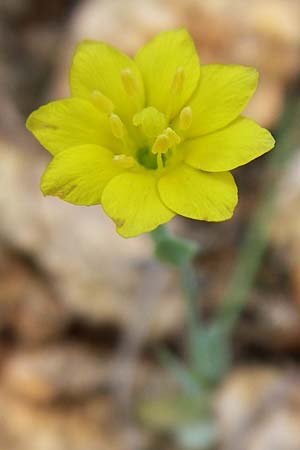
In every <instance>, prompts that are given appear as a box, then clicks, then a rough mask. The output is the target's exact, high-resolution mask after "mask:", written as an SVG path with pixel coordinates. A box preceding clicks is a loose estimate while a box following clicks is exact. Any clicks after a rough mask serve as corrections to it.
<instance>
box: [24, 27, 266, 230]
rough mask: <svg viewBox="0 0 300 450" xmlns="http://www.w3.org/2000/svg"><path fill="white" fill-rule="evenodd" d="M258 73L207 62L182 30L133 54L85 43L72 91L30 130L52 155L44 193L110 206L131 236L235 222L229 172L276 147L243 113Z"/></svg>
mask: <svg viewBox="0 0 300 450" xmlns="http://www.w3.org/2000/svg"><path fill="white" fill-rule="evenodd" d="M257 79H258V74H257V71H256V70H255V69H253V68H251V67H245V66H240V65H222V64H208V65H203V66H201V68H200V64H199V59H198V55H197V52H196V50H195V47H194V44H193V41H192V39H191V37H190V35H189V34H188V32H187V31H186V30H184V29H177V30H170V31H165V32H162V33H160V34H158V35H157V36H156V37H154V39H152V40H151V41H150V42H148V43H147V44H146V45H145V46H144V47H142V48H141V49H140V50H139V51H138V53H137V54H136V56H135V57H134V59H130V58H129V57H128V56H126V55H124V54H123V53H121V52H120V51H119V50H117V49H115V48H113V47H111V46H110V45H107V44H105V43H103V42H96V41H84V42H82V43H80V44H79V45H78V47H77V49H76V52H75V55H74V58H73V62H72V66H71V70H70V86H71V97H70V98H66V99H62V100H57V101H54V102H51V103H48V104H47V105H44V106H42V107H41V108H39V109H37V110H36V111H34V112H33V113H32V114H31V115H30V116H29V118H28V120H27V127H28V129H29V130H30V131H31V132H32V133H33V134H34V135H35V137H36V138H37V139H38V140H39V141H40V143H41V144H42V145H43V146H44V147H46V149H48V150H49V151H50V153H51V154H52V155H53V159H52V161H51V162H50V164H49V165H48V167H47V169H46V171H45V173H44V175H43V176H42V180H41V190H42V192H43V193H44V194H45V195H47V194H48V195H49V194H50V195H56V196H58V197H60V198H62V199H63V200H66V201H68V202H71V203H74V204H77V205H94V204H102V207H103V209H104V211H105V212H106V213H107V214H108V215H109V216H110V217H111V218H112V220H113V221H114V222H115V223H116V227H117V231H118V233H119V234H120V235H122V236H125V237H130V236H135V235H137V234H140V233H143V232H145V231H150V230H152V229H154V228H156V227H157V226H158V225H159V224H162V223H164V222H167V221H169V220H170V219H171V218H172V217H173V216H174V215H175V214H181V215H183V216H186V217H190V218H193V219H199V220H208V221H221V220H226V219H228V218H230V217H231V216H232V214H233V210H234V208H235V205H236V203H237V188H236V184H235V181H234V178H233V177H232V175H231V173H230V172H229V171H230V170H232V169H234V168H235V167H238V166H240V165H243V164H246V163H248V162H249V161H251V160H252V159H254V158H257V157H258V156H260V155H262V154H263V153H265V152H267V151H268V150H270V149H271V148H272V147H273V146H274V139H273V138H272V136H271V134H270V133H269V132H268V131H267V130H265V129H264V128H261V127H260V126H259V125H258V124H256V123H255V122H254V121H253V120H250V119H248V118H246V117H244V116H241V115H240V114H241V111H242V110H243V108H244V107H245V105H246V103H247V102H248V100H249V99H250V97H251V96H252V94H253V93H254V91H255V88H256V85H257Z"/></svg>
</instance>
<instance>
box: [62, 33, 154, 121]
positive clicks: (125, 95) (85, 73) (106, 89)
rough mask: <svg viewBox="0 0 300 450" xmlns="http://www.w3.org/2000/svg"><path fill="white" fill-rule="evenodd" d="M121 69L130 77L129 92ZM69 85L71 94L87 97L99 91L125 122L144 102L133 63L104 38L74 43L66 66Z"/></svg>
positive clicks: (137, 73)
mask: <svg viewBox="0 0 300 450" xmlns="http://www.w3.org/2000/svg"><path fill="white" fill-rule="evenodd" d="M124 71H125V75H126V74H127V75H128V73H129V76H130V75H131V78H132V80H131V81H132V83H131V84H132V86H131V88H132V89H131V90H130V92H128V91H126V81H127V84H128V80H125V85H124V82H123V81H122V73H124ZM129 84H130V80H129ZM70 85H71V92H72V95H73V96H75V97H83V98H86V99H91V96H92V95H93V92H94V91H99V92H101V94H103V95H105V96H106V97H108V98H109V99H110V100H111V101H112V103H113V104H114V106H115V109H114V112H115V113H116V114H118V115H119V116H120V117H121V118H122V120H123V121H124V122H125V123H126V125H128V123H129V122H130V123H131V117H132V115H133V114H134V113H135V112H137V110H139V109H141V108H143V106H144V101H145V97H144V86H143V81H142V77H141V74H140V72H139V70H138V68H137V66H136V64H135V63H134V61H133V60H132V59H131V58H129V57H128V56H127V55H125V54H124V53H122V52H121V51H119V50H118V49H116V48H114V47H112V46H111V45H108V44H105V43H104V42H98V41H93V40H87V41H83V42H82V43H80V44H79V45H78V46H77V48H76V51H75V54H74V56H73V61H72V66H71V70H70ZM129 87H130V86H129ZM131 91H132V92H131Z"/></svg>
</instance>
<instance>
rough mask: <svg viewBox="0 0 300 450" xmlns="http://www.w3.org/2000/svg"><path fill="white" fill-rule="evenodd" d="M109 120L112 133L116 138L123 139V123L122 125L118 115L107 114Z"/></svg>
mask: <svg viewBox="0 0 300 450" xmlns="http://www.w3.org/2000/svg"><path fill="white" fill-rule="evenodd" d="M109 121H110V127H111V131H112V134H113V135H114V136H115V137H116V138H117V139H123V138H124V125H123V122H122V120H121V119H120V117H119V116H117V114H114V113H112V114H111V115H110V116H109Z"/></svg>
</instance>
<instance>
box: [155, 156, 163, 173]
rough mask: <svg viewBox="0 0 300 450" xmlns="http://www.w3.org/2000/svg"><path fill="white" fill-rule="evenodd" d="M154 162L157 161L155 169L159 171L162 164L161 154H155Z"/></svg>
mask: <svg viewBox="0 0 300 450" xmlns="http://www.w3.org/2000/svg"><path fill="white" fill-rule="evenodd" d="M156 161H157V168H158V169H159V170H161V169H163V167H164V163H163V159H162V154H161V153H157V156H156Z"/></svg>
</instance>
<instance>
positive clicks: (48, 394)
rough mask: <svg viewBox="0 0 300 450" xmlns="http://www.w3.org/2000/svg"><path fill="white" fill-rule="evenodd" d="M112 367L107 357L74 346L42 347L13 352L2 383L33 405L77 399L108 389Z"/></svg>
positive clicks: (7, 362)
mask: <svg viewBox="0 0 300 450" xmlns="http://www.w3.org/2000/svg"><path fill="white" fill-rule="evenodd" d="M111 370H112V366H111V364H109V361H108V360H107V356H104V355H102V356H101V355H97V354H95V353H94V352H92V351H91V350H88V349H87V348H85V347H83V346H81V345H75V344H71V343H70V344H63V343H61V344H59V345H51V346H43V347H42V348H40V349H35V350H24V349H23V350H22V349H20V350H19V351H17V352H16V353H12V354H11V356H10V357H9V358H8V359H7V361H6V364H5V367H4V369H3V375H2V376H3V384H4V385H5V386H6V388H8V389H9V391H11V392H13V393H14V394H15V395H18V396H21V397H22V398H25V399H27V400H28V401H30V402H35V403H49V402H55V401H58V400H61V399H72V400H77V401H78V399H79V400H80V399H82V398H87V397H89V396H90V395H92V394H96V393H97V392H98V391H99V389H104V388H107V385H108V384H109V380H110V376H111Z"/></svg>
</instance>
